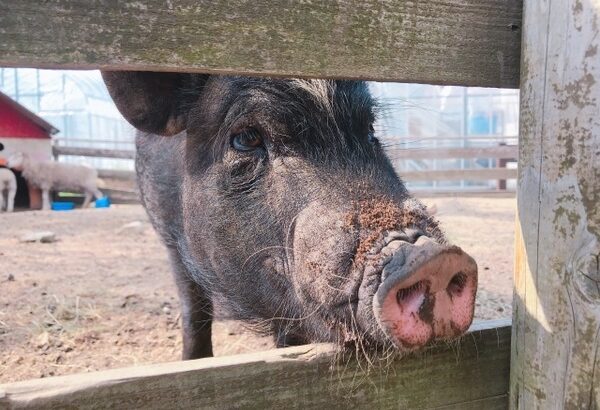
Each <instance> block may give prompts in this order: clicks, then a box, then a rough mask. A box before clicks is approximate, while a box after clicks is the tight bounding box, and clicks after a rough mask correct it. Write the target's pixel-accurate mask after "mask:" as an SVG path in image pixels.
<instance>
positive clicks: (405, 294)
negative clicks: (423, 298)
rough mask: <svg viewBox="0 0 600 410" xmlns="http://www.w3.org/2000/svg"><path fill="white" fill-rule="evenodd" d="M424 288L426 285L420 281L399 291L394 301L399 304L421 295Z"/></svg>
mask: <svg viewBox="0 0 600 410" xmlns="http://www.w3.org/2000/svg"><path fill="white" fill-rule="evenodd" d="M425 287H427V284H426V283H425V281H422V280H421V281H419V282H417V283H415V284H414V285H411V286H409V287H407V288H403V289H399V290H398V292H397V293H396V300H397V301H398V303H400V304H401V303H403V302H405V301H407V300H408V299H410V298H411V297H412V296H413V295H415V294H416V293H421V290H423V289H424V288H425Z"/></svg>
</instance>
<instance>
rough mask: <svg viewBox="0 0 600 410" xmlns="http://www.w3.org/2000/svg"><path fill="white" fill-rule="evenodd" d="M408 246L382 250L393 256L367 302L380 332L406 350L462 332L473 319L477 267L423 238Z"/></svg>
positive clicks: (455, 250)
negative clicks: (376, 288) (386, 250)
mask: <svg viewBox="0 0 600 410" xmlns="http://www.w3.org/2000/svg"><path fill="white" fill-rule="evenodd" d="M403 239H404V238H403ZM411 242H412V241H410V242H405V241H403V240H398V241H392V242H390V243H388V245H387V246H386V247H388V248H395V251H394V252H393V254H392V256H391V259H389V262H388V263H387V264H386V265H385V267H384V268H383V272H382V283H381V285H380V286H379V288H378V290H377V292H376V293H375V298H374V301H373V309H374V314H375V317H376V319H377V321H378V324H379V326H380V327H381V329H382V330H383V332H384V333H385V334H386V335H387V336H388V337H389V338H390V339H391V340H392V341H393V342H394V344H396V345H397V346H398V347H400V348H405V349H409V350H410V349H414V348H418V347H420V346H423V345H425V344H426V343H427V342H429V341H431V340H434V339H449V338H452V337H455V336H458V335H460V334H462V333H463V332H465V331H466V330H467V329H468V328H469V326H470V324H471V321H472V320H473V309H474V305H475V293H476V291H477V265H476V264H475V261H474V260H473V259H472V258H471V257H470V256H469V255H467V254H466V253H464V252H463V251H462V250H461V249H460V248H458V247H455V246H444V245H440V244H438V243H437V242H435V241H433V240H432V239H430V238H427V237H425V236H419V237H418V238H416V241H415V242H414V243H411Z"/></svg>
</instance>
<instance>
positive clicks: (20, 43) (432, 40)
mask: <svg viewBox="0 0 600 410" xmlns="http://www.w3.org/2000/svg"><path fill="white" fill-rule="evenodd" d="M521 9H522V0H444V1H442V0H429V1H405V0H389V1H380V0H332V1H305V2H298V1H294V0H277V1H268V0H256V1H247V0H233V1H227V2H224V1H210V0H200V1H198V0H180V1H177V2H171V1H167V2H164V1H158V0H148V1H143V2H142V1H113V0H91V1H90V0H42V1H39V0H19V1H12V0H0V66H10V67H41V68H43V67H46V68H78V69H91V68H104V69H108V68H110V69H120V70H123V69H129V70H152V71H189V72H207V73H219V74H244V75H268V76H286V77H318V78H333V77H335V78H353V79H370V80H381V81H404V82H419V83H430V84H455V85H469V86H483V87H509V88H516V87H518V84H519V56H520V37H521V30H520V28H521Z"/></svg>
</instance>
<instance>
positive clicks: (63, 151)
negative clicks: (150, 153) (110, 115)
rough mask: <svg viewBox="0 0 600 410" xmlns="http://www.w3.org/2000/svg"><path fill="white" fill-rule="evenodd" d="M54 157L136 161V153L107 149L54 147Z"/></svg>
mask: <svg viewBox="0 0 600 410" xmlns="http://www.w3.org/2000/svg"><path fill="white" fill-rule="evenodd" d="M52 155H53V156H55V157H58V156H60V155H75V156H82V157H96V158H118V159H134V158H135V151H132V150H119V149H106V148H83V147H64V146H56V145H55V146H54V147H52Z"/></svg>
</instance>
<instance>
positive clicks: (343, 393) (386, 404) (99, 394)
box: [0, 320, 510, 409]
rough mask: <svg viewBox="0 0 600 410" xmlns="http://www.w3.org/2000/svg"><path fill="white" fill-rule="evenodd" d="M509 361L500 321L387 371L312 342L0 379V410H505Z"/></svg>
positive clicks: (506, 329)
mask: <svg viewBox="0 0 600 410" xmlns="http://www.w3.org/2000/svg"><path fill="white" fill-rule="evenodd" d="M509 358H510V321H508V320H504V321H494V322H488V323H483V324H480V325H478V326H475V327H474V329H473V331H472V332H471V333H470V334H468V335H466V336H465V337H464V338H463V339H462V341H461V342H460V344H454V345H446V344H441V345H439V346H437V347H430V348H428V349H427V350H426V351H424V352H423V353H420V354H418V355H414V356H410V357H405V358H404V359H401V360H396V361H393V362H391V363H390V364H389V366H386V367H384V368H381V367H380V368H378V369H377V368H369V366H368V365H367V363H366V362H365V361H364V360H362V361H357V360H355V359H341V356H339V355H338V354H337V353H336V348H335V347H334V346H332V345H307V346H299V347H290V348H285V349H278V350H272V351H268V352H261V353H252V354H244V355H239V356H230V357H219V358H210V359H201V360H194V361H188V362H177V363H164V364H156V365H151V366H140V367H134V368H128V369H117V370H108V371H103V372H96V373H87V374H78V375H73V376H62V377H53V378H48V379H39V380H30V381H25V382H18V383H12V384H5V385H0V409H13V408H15V409H16V408H32V409H33V408H35V409H59V408H78V409H88V408H127V409H161V408H174V407H177V408H203V409H225V408H286V409H287V408H290V409H295V408H308V409H311V408H318V409H336V408H340V409H342V408H343V409H347V408H381V409H386V408H390V409H397V408H411V409H413V408H420V409H431V408H449V409H452V408H456V409H480V408H485V409H505V408H506V406H507V399H508V375H509ZM336 359H337V360H336Z"/></svg>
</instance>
